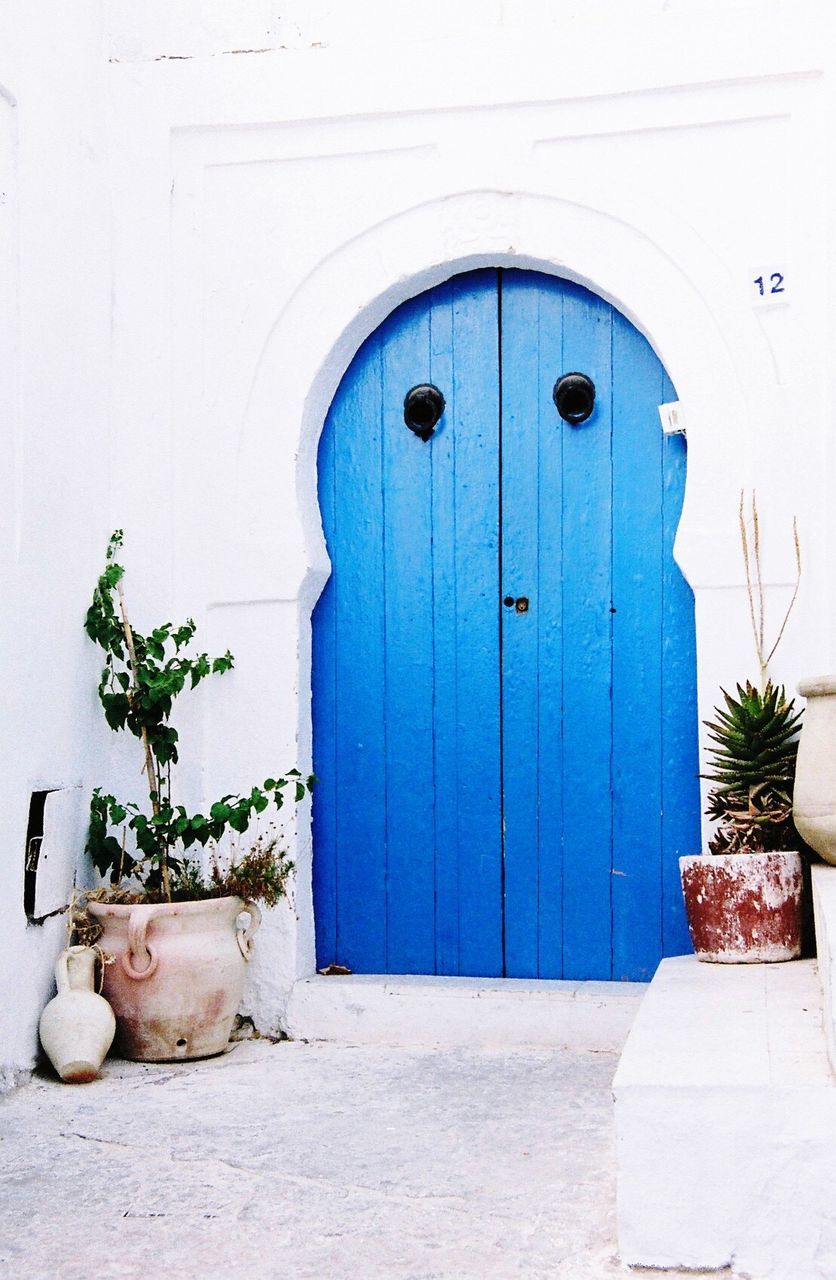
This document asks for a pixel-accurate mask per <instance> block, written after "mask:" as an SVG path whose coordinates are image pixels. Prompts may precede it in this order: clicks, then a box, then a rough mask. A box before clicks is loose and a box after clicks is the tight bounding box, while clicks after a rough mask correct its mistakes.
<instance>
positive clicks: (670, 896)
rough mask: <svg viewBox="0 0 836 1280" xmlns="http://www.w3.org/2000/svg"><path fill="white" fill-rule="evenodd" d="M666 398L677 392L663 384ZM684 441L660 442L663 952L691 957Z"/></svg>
mask: <svg viewBox="0 0 836 1280" xmlns="http://www.w3.org/2000/svg"><path fill="white" fill-rule="evenodd" d="M663 387H664V400H663V403H667V402H669V401H671V400H675V399H676V391H675V390H674V387H673V385H672V383H671V382H670V381H669V379H668V378H667V377H665V379H664V384H663ZM686 465H687V449H686V442H685V437H684V436H681V435H676V436H665V437H664V442H663V491H664V498H663V520H664V553H663V572H662V595H663V618H664V632H663V643H662V690H663V715H662V727H661V728H662V886H661V889H662V955H664V956H676V955H683V954H687V953H690V951H691V940H690V938H689V935H688V925H687V922H686V919H685V908H684V905H683V901H682V888H681V885H680V879H679V858H680V857H681V856H683V855H684V854H689V853H697V852H699V850H700V847H701V844H700V792H699V778H698V775H699V749H698V739H699V725H698V713H697V685H696V671H697V650H696V627H695V621H694V593H693V591H692V590H691V588H690V586H689V584H688V583H687V582H686V580H685V578H684V576H683V574H682V571H681V570H680V568H679V566H678V565H677V563H676V561H675V560H674V558H673V544H674V539H675V537H676V530H677V526H678V524H679V517H680V514H681V512H682V503H683V501H684V496H685V472H686Z"/></svg>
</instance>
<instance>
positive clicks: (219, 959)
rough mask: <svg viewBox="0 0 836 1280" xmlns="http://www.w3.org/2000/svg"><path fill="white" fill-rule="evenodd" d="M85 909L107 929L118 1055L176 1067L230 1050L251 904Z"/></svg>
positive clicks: (251, 929)
mask: <svg viewBox="0 0 836 1280" xmlns="http://www.w3.org/2000/svg"><path fill="white" fill-rule="evenodd" d="M87 910H88V911H89V912H90V915H91V916H93V917H94V919H96V920H97V921H98V922H99V923H100V924H101V925H102V928H103V930H104V932H103V933H102V936H101V938H100V939H99V945H100V946H101V948H102V950H103V951H104V952H105V953H106V954H109V955H111V956H112V957H113V963H112V964H109V965H108V966H107V967H106V969H105V973H104V994H105V995H106V996H107V998H108V1000H109V1001H110V1003H111V1005H112V1006H113V1012H114V1013H115V1014H116V1040H115V1042H114V1052H115V1053H116V1055H117V1056H119V1057H123V1058H133V1059H134V1060H135V1061H138V1062H175V1061H180V1060H183V1059H190V1058H209V1057H211V1056H212V1055H213V1054H216V1053H223V1052H224V1050H225V1049H228V1048H229V1036H230V1032H231V1031H232V1025H233V1023H234V1021H235V1015H236V1013H237V1012H238V1006H239V1005H240V1003H241V997H242V995H243V992H244V977H245V974H246V969H247V962H248V960H249V958H250V955H251V953H252V936H253V934H254V933H255V931H256V929H257V928H258V926H259V923H260V921H261V913H260V912H259V910H258V907H257V906H256V905H255V903H254V902H244V901H242V899H241V898H233V897H230V898H208V899H205V900H202V901H193V902H161V903H116V902H88V904H87ZM244 914H246V915H247V916H248V917H249V922H248V924H247V926H246V928H242V926H241V923H240V919H239V917H240V916H242V915H244Z"/></svg>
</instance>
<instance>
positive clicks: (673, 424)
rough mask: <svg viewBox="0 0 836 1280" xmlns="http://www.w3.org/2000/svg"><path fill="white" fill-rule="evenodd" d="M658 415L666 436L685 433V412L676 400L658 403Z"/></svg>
mask: <svg viewBox="0 0 836 1280" xmlns="http://www.w3.org/2000/svg"><path fill="white" fill-rule="evenodd" d="M659 417H660V418H661V420H662V430H663V431H664V433H665V435H666V436H677V435H683V436H684V435H685V414H684V413H683V412H682V405H681V404H680V403H679V401H678V400H671V402H670V403H669V404H660V405H659Z"/></svg>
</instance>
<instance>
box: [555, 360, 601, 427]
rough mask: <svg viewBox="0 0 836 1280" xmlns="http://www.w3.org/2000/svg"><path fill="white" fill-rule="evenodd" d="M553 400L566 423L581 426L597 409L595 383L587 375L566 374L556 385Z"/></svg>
mask: <svg viewBox="0 0 836 1280" xmlns="http://www.w3.org/2000/svg"><path fill="white" fill-rule="evenodd" d="M552 399H553V400H554V402H555V404H556V405H557V412H558V413H559V414H560V416H561V418H562V419H563V421H564V422H568V423H569V424H570V425H571V426H573V427H577V426H580V424H581V423H582V422H586V420H587V418H589V417H591V416H592V410H593V409H594V408H595V383H594V382H593V381H592V379H591V378H588V377H587V376H586V374H585V373H564V375H563V377H562V378H558V380H557V382H556V383H555V384H554V391H553V393H552Z"/></svg>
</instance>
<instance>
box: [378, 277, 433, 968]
mask: <svg viewBox="0 0 836 1280" xmlns="http://www.w3.org/2000/svg"><path fill="white" fill-rule="evenodd" d="M382 359H383V364H382V369H383V373H382V377H383V494H384V503H383V506H384V525H383V546H384V566H385V567H384V579H385V581H384V598H383V609H384V616H385V624H384V626H385V669H386V682H385V685H386V692H385V702H384V707H383V716H384V720H385V726H386V850H387V854H386V881H387V894H386V912H387V939H388V950H387V960H386V968H387V972H389V973H392V972H397V973H432V972H433V969H434V966H435V865H434V862H435V859H434V807H435V785H434V784H435V770H434V751H433V583H432V541H433V539H432V470H431V467H432V457H433V447H432V446H433V442H432V440H429V441H424V440H421V439H420V438H419V437H418V436H417V435H415V434H414V433H413V432H412V431H410V430H409V429H408V427H407V426H406V424H405V423H404V416H403V414H404V408H403V406H404V396H405V395H406V393H407V392H408V391H409V389H410V387H413V386H415V385H416V384H418V383H424V382H429V381H430V373H431V369H430V300H429V298H428V297H427V295H422V296H421V297H418V298H414V299H412V300H411V301H410V302H408V303H405V304H404V305H403V306H402V307H400V308H399V309H398V311H397V312H396V313H395V315H394V316H392V317H391V318H390V321H389V322H388V325H387V335H386V341H385V343H384V345H383V348H382Z"/></svg>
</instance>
